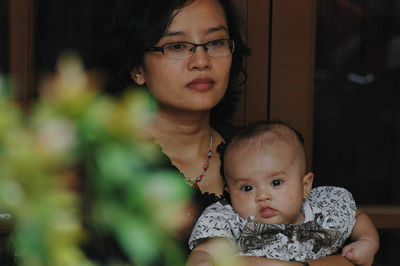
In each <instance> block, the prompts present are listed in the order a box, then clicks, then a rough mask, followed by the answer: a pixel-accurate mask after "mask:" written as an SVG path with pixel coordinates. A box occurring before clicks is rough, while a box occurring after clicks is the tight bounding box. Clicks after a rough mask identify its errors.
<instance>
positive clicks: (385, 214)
mask: <svg viewBox="0 0 400 266" xmlns="http://www.w3.org/2000/svg"><path fill="white" fill-rule="evenodd" d="M358 208H359V209H360V210H361V211H363V212H365V213H366V214H368V216H369V217H370V218H371V220H372V221H373V222H374V224H375V226H376V227H377V228H378V229H400V206H387V205H375V206H359V207H358Z"/></svg>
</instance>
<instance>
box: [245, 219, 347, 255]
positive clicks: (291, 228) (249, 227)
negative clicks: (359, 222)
mask: <svg viewBox="0 0 400 266" xmlns="http://www.w3.org/2000/svg"><path fill="white" fill-rule="evenodd" d="M316 218H319V217H316ZM316 220H317V219H315V220H314V221H309V222H306V223H303V224H300V225H293V224H261V223H257V222H254V221H249V222H247V223H246V224H245V226H244V228H243V231H242V234H241V236H240V238H239V248H240V249H241V250H242V251H244V252H247V251H249V250H252V249H258V248H262V247H263V246H265V245H269V244H270V243H271V242H273V241H276V240H277V239H278V238H277V235H278V234H283V235H285V236H286V237H287V238H288V239H289V243H290V242H293V237H294V236H296V239H297V240H298V241H300V242H306V241H308V240H310V239H312V240H313V241H314V247H313V252H314V253H317V252H318V251H319V250H320V249H321V248H322V247H330V246H332V245H333V244H334V243H335V241H336V239H338V237H340V233H339V232H337V231H335V230H330V229H326V228H323V227H321V226H320V225H319V224H318V223H317V222H316Z"/></svg>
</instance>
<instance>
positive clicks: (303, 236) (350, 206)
mask: <svg viewBox="0 0 400 266" xmlns="http://www.w3.org/2000/svg"><path fill="white" fill-rule="evenodd" d="M302 210H303V212H304V216H305V220H304V222H303V223H302V224H299V225H293V224H261V223H257V222H254V221H252V220H250V221H249V220H247V219H244V218H242V217H240V216H239V215H238V214H237V213H236V212H235V211H234V210H233V208H232V206H231V205H230V204H228V203H227V202H226V201H225V200H222V201H219V202H217V203H214V204H212V205H210V206H209V207H207V208H206V209H205V210H204V212H203V213H202V215H201V216H200V217H199V219H198V220H197V222H196V225H195V227H194V229H193V232H192V235H191V237H190V239H189V247H190V249H193V248H195V247H196V246H197V245H198V244H199V243H201V241H202V240H204V239H207V238H214V237H223V238H226V239H228V240H229V241H230V242H231V244H232V246H233V247H235V248H237V250H238V252H237V255H239V256H257V257H268V258H275V259H280V260H286V261H292V260H295V261H304V260H309V259H317V258H320V257H325V256H328V255H331V254H334V253H336V252H338V250H339V249H340V248H341V247H343V245H344V243H345V241H346V239H347V238H348V237H349V236H350V234H351V231H352V229H353V227H354V224H355V222H356V204H355V202H354V199H353V197H352V195H351V193H350V192H348V191H347V190H346V189H344V188H339V187H317V188H314V189H312V190H311V193H310V195H309V198H308V199H307V200H305V201H304V203H303V207H302Z"/></svg>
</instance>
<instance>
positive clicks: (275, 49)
mask: <svg viewBox="0 0 400 266" xmlns="http://www.w3.org/2000/svg"><path fill="white" fill-rule="evenodd" d="M272 10H273V11H272V27H271V28H272V34H271V94H270V97H271V99H270V102H271V105H270V118H271V119H280V120H283V121H285V122H288V123H289V124H291V125H292V126H293V127H295V128H296V129H298V130H299V131H300V132H301V133H302V134H303V135H304V137H305V142H306V153H307V158H308V165H309V166H310V165H311V152H312V129H313V128H312V122H313V82H314V50H315V18H316V0H297V1H292V0H279V1H273V5H272Z"/></svg>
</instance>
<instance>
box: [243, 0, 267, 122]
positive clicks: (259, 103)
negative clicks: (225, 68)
mask: <svg viewBox="0 0 400 266" xmlns="http://www.w3.org/2000/svg"><path fill="white" fill-rule="evenodd" d="M269 12H270V0H265V1H248V15H247V40H248V45H249V47H250V49H251V55H250V56H249V57H248V59H247V74H248V80H247V85H246V101H245V106H246V107H245V114H244V115H245V124H249V123H251V122H255V121H257V120H265V119H268V117H267V114H268V79H269V62H268V60H269V54H268V53H269V33H270V32H269V29H270V21H269Z"/></svg>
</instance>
